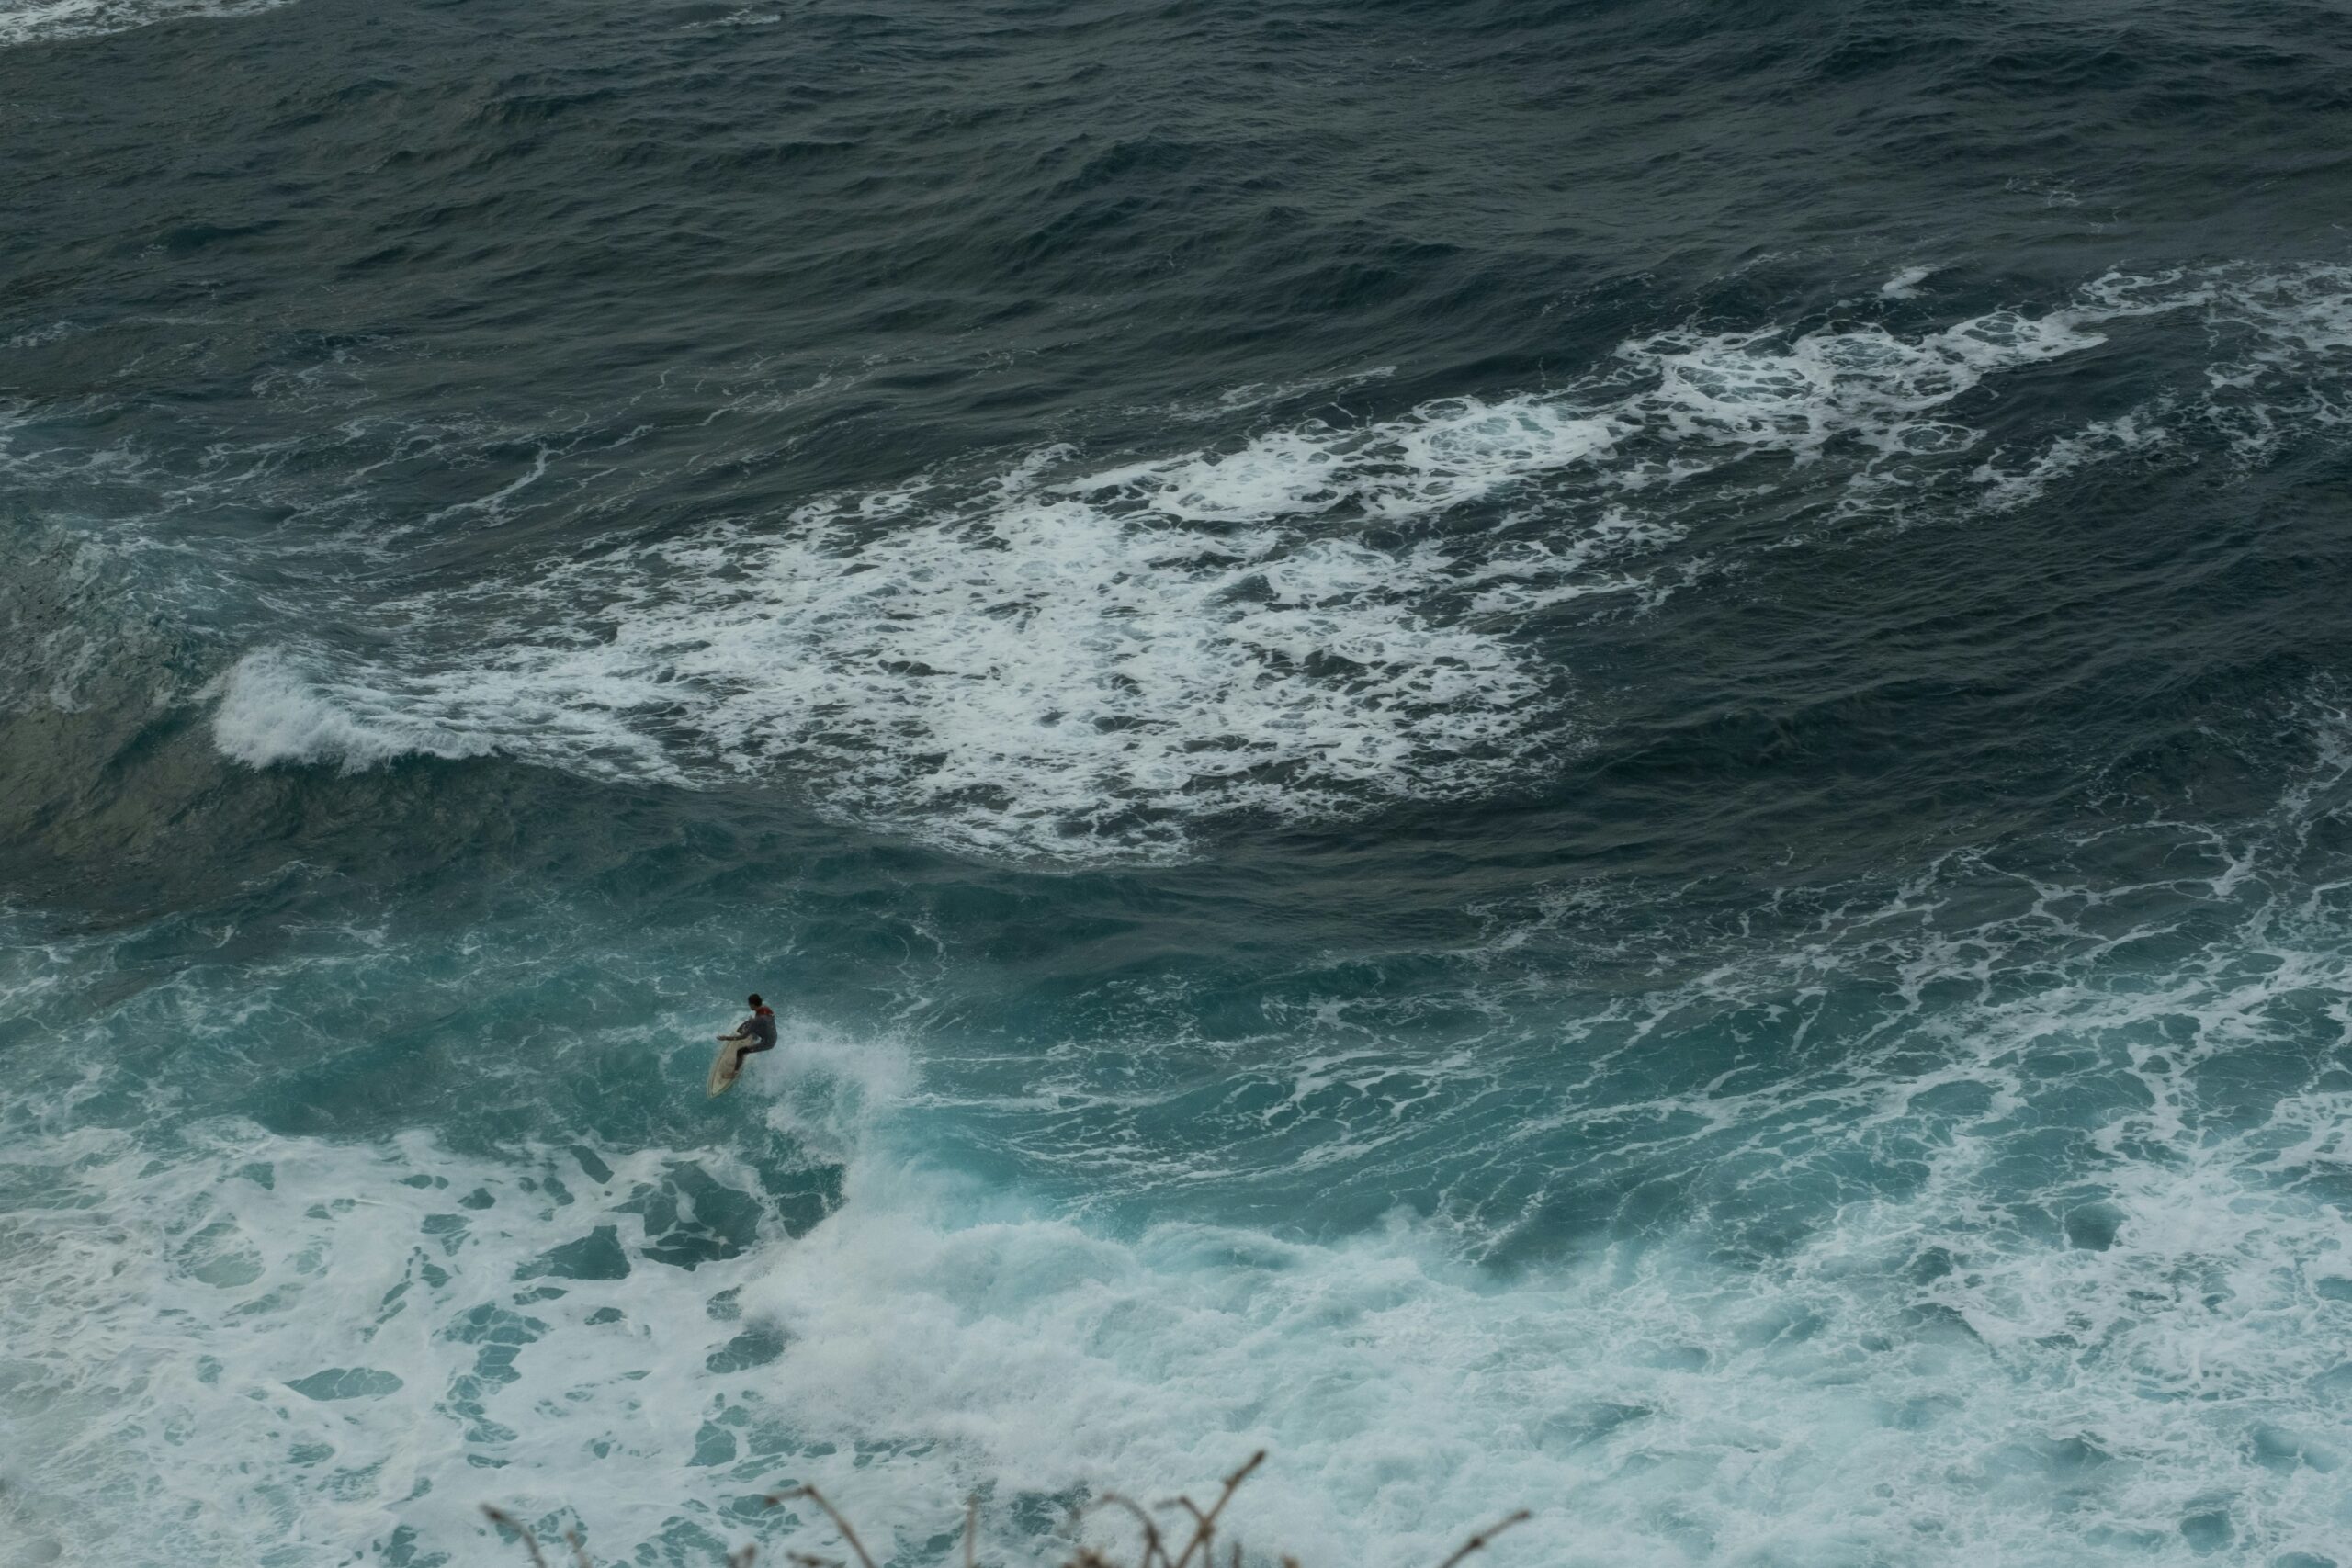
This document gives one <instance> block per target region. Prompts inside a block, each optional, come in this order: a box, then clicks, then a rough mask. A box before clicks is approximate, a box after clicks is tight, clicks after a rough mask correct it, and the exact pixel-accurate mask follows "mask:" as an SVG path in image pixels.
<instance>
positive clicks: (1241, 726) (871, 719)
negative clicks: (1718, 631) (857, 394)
mask: <svg viewBox="0 0 2352 1568" xmlns="http://www.w3.org/2000/svg"><path fill="white" fill-rule="evenodd" d="M2345 299H2346V277H2345V275H2343V274H2341V273H2339V272H2338V271H2336V270H2335V269H2328V268H2307V269H2301V270H2295V271H2289V272H2278V273H2252V272H2246V271H2244V270H2236V271H2233V270H2228V269H2222V270H2219V271H2214V272H2210V273H2201V274H2187V275H2168V276H2158V277H2138V276H2125V275H2120V274H2118V275H2111V276H2106V277H2102V278H2099V279H2098V280H2095V281H2094V282H2093V283H2091V284H2089V285H2086V287H2085V288H2083V289H2082V290H2080V291H2079V292H2078V293H2077V294H2076V295H2075V297H2074V298H2073V299H2068V300H2066V301H2064V302H2063V303H2061V304H2059V305H2057V306H2054V307H2052V308H2051V309H2048V310H2041V311H2038V312H2037V311H2029V310H1996V311H1992V312H1989V313H1986V314H1985V315H1982V316H1977V317H1973V318H1970V319H1968V320H1964V321H1958V322H1956V323H1954V324H1952V325H1951V326H1949V327H1945V328H1942V329H1939V330H1935V331H1928V332H1924V333H1917V334H1916V335H1906V334H1904V333H1898V332H1896V331H1894V330H1893V329H1891V328H1889V327H1886V326H1883V325H1879V324H1875V323H1871V322H1860V323H1842V324H1837V325H1828V326H1822V327H1819V328H1815V329H1814V330H1811V331H1805V332H1793V333H1792V332H1788V331H1783V330H1777V329H1764V330H1758V331H1752V332H1733V333H1721V332H1707V331H1701V330H1697V329H1680V330H1676V331H1671V332H1666V333H1654V334H1650V335H1647V336H1645V337H1641V338H1637V339H1634V340H1631V341H1629V342H1627V343H1626V344H1623V345H1622V346H1621V347H1620V349H1619V350H1618V352H1617V354H1616V355H1614V356H1613V359H1612V361H1611V363H1610V364H1608V365H1606V366H1604V367H1600V369H1599V370H1597V371H1596V372H1595V373H1594V374H1593V375H1591V376H1589V377H1588V378H1585V379H1583V380H1582V381H1579V382H1577V383H1576V384H1574V385H1571V386H1569V387H1567V388H1565V389H1559V390H1556V391H1549V392H1544V393H1541V394H1536V393H1530V394H1525V395H1521V396H1516V397H1501V398H1493V399H1456V400H1442V401H1438V402H1433V403H1430V404H1427V405H1424V406H1423V407H1420V408H1418V409H1415V410H1412V411H1410V412H1408V413H1406V414H1404V415H1402V416H1400V417H1397V418H1395V419H1391V420H1385V421H1379V422H1372V423H1363V424H1359V425H1348V426H1343V425H1335V424H1329V423H1320V422H1314V421H1310V422H1306V423H1297V424H1293V425H1287V426H1283V427H1280V428H1276V429H1272V430H1267V431H1262V432H1261V433H1259V434H1256V435H1254V436H1252V437H1250V438H1249V439H1247V440H1245V441H1241V442H1238V443H1237V444H1234V445H1230V446H1216V447H1210V448H1205V449H1201V450H1195V451H1189V452H1184V453H1182V454H1179V455H1176V456H1172V457H1159V458H1150V459H1145V460H1139V461H1134V462H1127V463H1121V464H1114V465H1109V466H1100V465H1095V466H1090V465H1089V463H1088V462H1087V460H1086V458H1085V457H1084V455H1083V454H1081V453H1079V452H1078V451H1076V450H1074V449H1072V448H1070V447H1068V446H1050V447H1044V448H1040V449H1038V450H1036V451H1034V452H1031V453H1028V454H1026V455H1024V456H1023V457H1019V458H1018V459H1017V460H1015V461H1013V462H1012V463H1011V464H1010V465H1008V466H1005V467H1003V468H1001V471H999V472H998V473H996V474H995V475H993V476H992V477H989V478H986V479H980V480H978V481H974V480H971V479H961V480H954V481H951V480H949V479H943V478H941V477H939V476H935V475H923V476H916V477H913V478H910V479H907V480H906V481H904V482H902V483H900V484H899V485H895V486H892V487H889V488H887V489H883V490H877V491H871V492H867V493H851V494H835V495H829V496H823V497H820V498H817V499H815V500H813V501H811V502H808V503H807V504H805V505H803V506H801V507H799V508H798V509H797V510H796V511H794V512H793V513H790V514H789V515H788V516H786V517H783V518H780V519H778V518H735V519H728V520H723V521H718V522H714V523H712V524H710V525H707V526H705V527H704V528H702V529H701V530H700V531H699V532H698V533H695V534H694V535H691V536H686V537H684V538H682V539H677V540H673V541H671V542H667V543H662V544H659V545H644V544H639V543H620V544H614V545H610V546H607V547H605V548H604V549H602V550H601V551H598V552H594V553H592V554H591V555H590V556H589V557H588V558H584V559H575V560H572V561H570V562H566V563H561V564H556V565H552V566H548V565H546V564H544V563H542V564H538V565H535V567H534V568H533V569H532V570H530V571H528V572H527V573H523V574H518V575H516V576H515V577H512V578H506V579H493V580H492V581H485V582H483V583H481V584H479V585H477V586H476V587H474V588H471V589H469V590H466V591H464V592H444V593H437V594H432V595H427V596H424V597H421V598H417V599H413V600H409V601H405V602H402V603H400V604H395V605H392V606H390V609H389V611H387V610H386V609H385V607H383V606H380V605H355V606H351V607H349V613H350V614H351V615H353V616H354V617H356V618H358V619H362V620H365V619H368V618H369V617H376V618H377V619H379V620H380V621H382V623H383V624H381V625H380V626H378V628H377V629H378V630H379V632H380V634H381V635H380V637H379V638H378V639H377V640H378V641H379V644H381V645H384V646H390V647H391V648H393V649H396V650H400V651H396V652H395V653H394V654H392V655H391V656H390V657H379V658H378V659H375V660H360V659H358V658H356V657H355V656H354V655H351V654H348V653H345V654H340V655H337V656H335V657H334V658H330V657H328V656H327V655H326V654H324V653H323V652H321V651H306V652H305V653H304V654H303V656H302V657H301V658H300V659H299V660H294V659H292V656H290V655H289V654H288V653H287V652H285V651H284V650H282V649H280V650H272V649H261V650H258V652H257V653H256V658H258V659H259V660H260V663H259V664H258V665H255V666H254V667H251V668H245V669H243V670H242V671H241V673H240V675H239V676H238V677H236V678H234V679H232V682H230V684H229V685H228V687H227V688H226V692H227V694H228V696H229V698H230V699H232V700H231V701H230V702H229V703H227V704H225V705H224V706H223V708H222V710H221V715H220V722H219V726H218V732H219V735H220V744H221V747H222V750H224V751H225V752H226V753H227V754H229V755H231V756H232V757H234V758H236V759H237V760H239V761H245V762H249V763H253V764H254V765H269V764H272V763H283V762H311V763H321V762H323V763H327V764H330V765H336V766H344V767H355V766H356V767H365V766H372V765H376V764H378V763H379V762H381V761H385V760H387V759H389V758H390V757H393V756H396V755H399V754H402V753H404V752H415V753H418V754H423V755H431V756H452V755H478V754H482V753H485V752H494V753H497V754H500V755H504V756H509V757H513V758H516V759H522V760H527V761H537V762H542V763H545V764H548V765H551V766H556V767H560V768H566V769H570V770H573V771H577V772H583V773H592V774H598V775H602V776H620V777H636V778H651V779H659V780H662V781H664V782H669V783H679V784H712V783H718V782H722V781H729V780H734V779H741V778H745V777H749V778H752V779H756V780H759V781H761V782H763V783H767V784H775V785H777V786H780V787H783V788H786V789H789V790H795V791H797V792H799V793H800V794H801V795H803V796H804V797H806V798H807V799H809V801H811V802H812V803H813V804H815V805H816V806H817V807H819V808H820V809H822V810H826V811H830V812H832V813H835V814H837V815H839V816H841V817H842V818H848V819H852V820H855V821H858V822H861V823H865V824H867V825H870V826H874V827H877V828H881V829H886V830H889V831H894V832H904V833H911V834H915V835H918V836H922V837H925V838H928V839H931V840H935V841H938V842H941V843H944V844H946V845H949V846H952V847H955V848H957V849H960V850H965V851H968V852H980V853H987V854H1004V855H1014V856H1037V855H1044V856H1049V857H1064V858H1075V859H1088V858H1104V857H1108V858H1114V859H1122V858H1125V859H1132V858H1139V857H1140V858H1151V857H1155V856H1166V855H1174V854H1182V853H1183V852H1185V851H1186V847H1187V845H1188V843H1189V842H1190V840H1191V838H1192V835H1193V833H1194V832H1195V831H1196V829H1197V828H1198V826H1199V824H1201V823H1202V822H1204V821H1210V820H1216V819H1219V818H1231V817H1233V816H1235V815H1236V814H1241V813H1253V812H1254V813H1265V814H1271V815H1273V816H1277V817H1290V818H1327V817H1330V816H1333V815H1338V814H1346V813H1349V812H1354V811H1360V810H1363V809H1366V808H1368V807H1375V806H1377V805H1379V804H1380V803H1381V802H1383V801H1392V800H1397V799H1419V800H1427V799H1444V798H1449V797H1456V796H1461V795H1475V794H1480V793H1484V792H1489V791H1493V790H1496V789H1501V788H1508V787H1510V785H1511V784H1512V783H1513V782H1514V781H1516V780H1519V779H1522V778H1524V777H1526V776H1528V775H1529V773H1531V772H1532V770H1533V769H1534V768H1536V767H1538V766H1540V764H1541V759H1542V758H1544V756H1545V755H1547V754H1549V753H1551V752H1553V751H1555V750H1558V749H1559V748H1561V747H1563V746H1574V745H1575V744H1577V730H1576V723H1577V705H1576V691H1575V684H1574V676H1575V672H1574V671H1563V670H1559V669H1556V668H1552V667H1548V666H1547V665H1545V664H1544V662H1543V660H1541V658H1540V657H1539V656H1538V655H1537V654H1536V653H1535V651H1534V643H1535V641H1536V638H1535V637H1533V635H1532V628H1533V627H1534V626H1536V625H1537V624H1538V623H1539V622H1540V620H1541V619H1542V617H1544V616H1545V615H1556V614H1559V613H1561V611H1562V608H1563V606H1566V605H1569V604H1573V603H1574V602H1576V601H1578V600H1589V601H1592V602H1593V604H1594V607H1603V606H1609V607H1613V608H1616V609H1624V608H1632V609H1636V610H1637V609H1638V608H1640V607H1642V606H1644V605H1647V604H1654V603H1656V601H1657V599H1658V598H1659V597H1660V596H1662V595H1663V594H1665V593H1666V592H1669V591H1671V589H1672V588H1673V586H1674V585H1675V584H1677V583H1679V582H1682V581H1688V580H1689V577H1690V573H1691V570H1693V565H1694V563H1693V562H1691V561H1690V560H1688V559H1683V560H1677V559H1676V558H1675V557H1676V553H1677V547H1678V542H1679V540H1680V539H1681V538H1682V536H1683V535H1684V532H1685V530H1686V527H1687V525H1688V518H1689V517H1690V516H1691V514H1692V502H1691V500H1690V499H1689V496H1690V490H1691V487H1692V486H1698V485H1704V486H1708V487H1717V488H1720V487H1724V486H1732V487H1737V488H1739V489H1740V490H1742V491H1750V492H1754V493H1759V494H1774V495H1777V496H1779V497H1781V498H1782V500H1783V502H1785V503H1787V504H1790V505H1792V506H1794V507H1796V508H1798V509H1799V514H1800V515H1801V516H1805V515H1809V516H1812V517H1816V518H1818V517H1823V516H1826V517H1831V518H1837V517H1856V516H1860V517H1886V516H1894V517H1902V518H1905V519H1908V518H1912V517H1917V516H1920V515H1935V514H1940V513H1939V509H1942V510H1945V511H1951V510H1956V511H1958V512H1960V513H1965V512H1966V511H1968V510H1969V509H1972V508H1982V507H1992V508H1996V509H1999V508H2012V507H2016V506H2019V505H2023V504H2027V503H2029V502H2031V501H2032V500H2034V499H2035V498H2036V497H2037V496H2039V495H2040V494H2041V492H2042V491H2043V490H2044V489H2045V488H2046V487H2047V486H2048V485H2049V484H2051V483H2052V482H2053V481H2054V480H2056V479H2060V478H2061V477H2063V476H2065V475H2069V474H2078V473H2082V472H2085V471H2086V470H2088V469H2090V468H2094V467H2096V466H2098V465H2101V464H2107V463H2111V462H2115V461H2118V460H2131V459H2139V458H2144V457H2146V456H2148V455H2149V454H2151V453H2154V452H2155V451H2157V450H2160V449H2163V448H2165V447H2167V446H2171V445H2173V444H2175V443H2176V442H2177V440H2179V439H2180V438H2181V432H2182V431H2183V430H2184V429H2188V428H2194V429H2207V430H2216V429H2217V430H2219V431H2221V432H2222V434H2223V435H2224V436H2225V437H2226V438H2227V439H2228V440H2229V441H2231V442H2232V444H2233V446H2234V447H2235V448H2236V449H2237V450H2238V452H2239V454H2240V456H2241V457H2244V458H2245V459H2246V460H2248V461H2258V460H2261V458H2262V457H2263V456H2264V454H2265V453H2267V451H2269V450H2270V449H2272V448H2273V447H2274V446H2275V445H2276V442H2277V440H2278V438H2279V434H2278V433H2279V431H2280V430H2281V429H2284V428H2288V427H2295V428H2300V427H2301V426H2302V425H2304V424H2308V423H2310V422H2311V421H2312V420H2314V419H2317V420H2332V419H2333V418H2335V408H2336V402H2335V399H2336V393H2335V390H2334V388H2335V385H2336V381H2335V379H2333V378H2329V377H2327V376H2324V375H2321V376H2314V375H2313V374H2312V373H2313V372H2323V371H2328V370H2330V369H2331V368H2332V367H2338V361H2340V360H2343V359H2345V358H2346V355H2347V354H2352V347H2347V345H2352V312H2347V310H2346V306H2345V304H2344V300H2345ZM2172 322H2177V323H2178V324H2177V327H2175V326H2174V325H2171V324H2169V323H2172ZM2151 323H2154V324H2153V325H2151ZM2118 330H2135V331H2136V330H2164V331H2186V332H2188V333H2196V334H2199V339H2200V342H2201V341H2202V339H2203V338H2204V336H2205V335H2207V334H2213V335H2214V337H2215V341H2217V342H2222V343H2224V344H2225V345H2226V346H2225V347H2224V348H2223V349H2222V350H2218V351H2216V353H2215V354H2214V355H2213V356H2212V359H2211V363H2212V366H2213V369H2212V372H2211V378H2210V384H2209V386H2208V387H2206V388H2204V389H2199V390H2198V391H2197V392H2195V393H2193V394H2192V393H2189V392H2184V391H2182V390H2180V389H2170V390H2167V391H2166V392H2165V394H2163V395H2162V396H2161V397H2159V398H2158V399H2157V400H2154V401H2153V402H2151V403H2149V404H2147V405H2145V406H2143V407H2141V408H2138V409H2134V410H2131V411H2129V412H2122V413H2120V414H2110V415H2106V416H2103V417H2101V418H2099V419H2097V420H2094V421H2091V422H2089V423H2086V424H2085V425H2083V426H2082V427H2081V428H2079V429H2075V430H2073V431H2069V432H2065V433H2064V434H2059V435H2056V436H2053V437H2051V438H2050V439H2048V440H2047V441H2046V442H2045V443H2044V444H2043V445H2041V446H2040V447H2039V448H2038V449H2034V450H2030V451H2016V450H2010V449H2007V448H1993V447H1989V446H1988V444H1987V442H1986V439H1985V433H1984V432H1983V431H1982V430H1980V429H1979V428H1977V427H1976V426H1975V425H1974V424H1973V423H1969V422H1968V419H1967V418H1966V417H1963V416H1962V414H1961V413H1960V412H1958V411H1960V410H1962V409H1965V408H1973V407H1975V406H1977V404H1978V403H1979V402H1981V401H1982V399H1983V397H1984V395H1985V393H1987V392H1989V391H1993V390H1996V388H1997V383H1998V381H1999V380H2000V378H2004V377H2008V376H2012V375H2015V374H2017V373H2018V372H2020V371H2023V370H2026V369H2029V368H2030V367H2035V366H2040V365H2044V364H2048V363H2051V362H2052V361H2056V360H2060V359H2063V358H2066V357H2069V356H2075V355H2084V354H2087V353H2091V352H2093V351H2096V350H2097V349H2098V347H2099V346H2100V345H2101V344H2102V343H2104V342H2105V340H2106V336H2107V335H2108V334H2109V333H2113V332H2115V331H2118ZM1971 394H1976V395H1977V396H1976V401H1969V398H1970V395H1971ZM581 439H584V437H580V436H576V435H575V436H567V437H566V438H565V442H566V443H568V444H569V445H565V444H541V445H540V446H538V447H537V457H536V458H535V460H534V461H533V462H532V463H531V464H530V465H529V466H528V467H527V468H525V469H523V470H520V471H515V468H514V464H513V463H512V462H511V461H509V462H506V463H503V465H502V466H501V468H499V470H498V483H497V485H496V486H495V487H494V488H493V489H492V491H488V492H486V493H485V494H484V496H483V497H481V499H480V500H479V501H478V502H468V503H464V504H469V505H474V506H477V507H487V508H493V509H523V510H528V509H530V508H534V507H542V506H548V505H558V504H564V505H569V504H572V503H571V502H568V501H564V500H563V499H562V498H563V497H566V496H569V495H571V494H572V493H573V491H574V489H575V487H574V486H573V485H572V484H571V483H570V482H569V481H568V480H567V479H564V478H563V475H562V472H561V470H562V468H563V466H564V465H566V464H570V463H573V462H575V461H577V460H578V455H577V454H574V453H573V451H572V450H571V447H572V446H576V445H577V443H578V441H579V440H581ZM604 452H605V448H604V447H601V446H600V447H599V448H598V453H599V455H598V456H597V457H596V463H597V468H596V470H595V472H596V475H597V476H599V483H601V484H603V485H604V486H605V489H606V490H607V491H614V486H615V485H616V484H618V485H619V486H620V489H619V490H617V491H614V493H615V494H616V495H617V494H625V493H627V492H628V490H629V488H630V486H629V484H627V483H622V482H621V481H617V480H613V479H610V478H609V475H610V473H612V472H613V471H616V470H615V465H614V464H613V463H612V462H611V461H610V459H609V458H608V457H605V456H604V455H603V453H604ZM598 504H599V505H600V506H601V505H605V504H606V503H605V502H599V503H598ZM1702 510H1703V508H1702ZM289 670H291V671H294V673H293V674H291V675H289V674H288V673H287V671H289Z"/></svg>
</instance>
